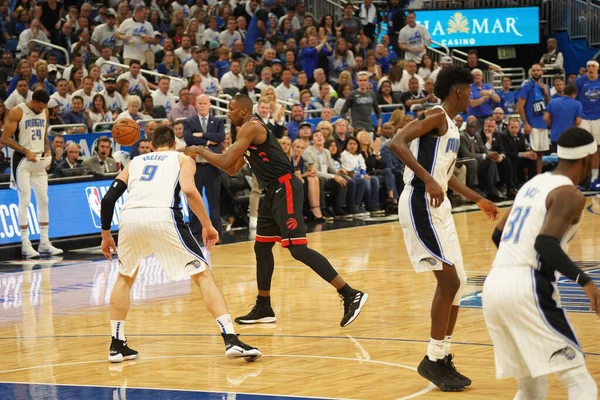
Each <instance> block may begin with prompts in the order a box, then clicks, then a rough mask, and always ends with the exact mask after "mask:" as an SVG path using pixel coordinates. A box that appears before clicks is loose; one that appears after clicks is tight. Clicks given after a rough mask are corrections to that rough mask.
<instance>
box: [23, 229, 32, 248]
mask: <svg viewBox="0 0 600 400" xmlns="http://www.w3.org/2000/svg"><path fill="white" fill-rule="evenodd" d="M21 243H23V244H24V245H25V244H29V245H31V242H30V241H29V228H28V227H27V228H25V229H23V228H21Z"/></svg>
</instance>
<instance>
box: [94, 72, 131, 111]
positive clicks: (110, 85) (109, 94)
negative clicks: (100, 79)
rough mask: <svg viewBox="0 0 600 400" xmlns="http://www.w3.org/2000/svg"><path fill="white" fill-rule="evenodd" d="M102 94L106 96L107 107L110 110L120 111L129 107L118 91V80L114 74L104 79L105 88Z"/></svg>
mask: <svg viewBox="0 0 600 400" xmlns="http://www.w3.org/2000/svg"><path fill="white" fill-rule="evenodd" d="M100 94H101V95H102V97H104V101H105V102H106V108H107V109H108V110H109V111H112V112H113V113H115V112H116V113H119V112H121V111H122V110H125V109H126V108H127V104H126V103H125V100H124V99H123V96H121V94H120V93H119V92H117V80H116V79H115V77H114V76H110V77H108V78H106V79H105V80H104V90H103V91H101V92H100Z"/></svg>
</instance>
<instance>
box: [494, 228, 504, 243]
mask: <svg viewBox="0 0 600 400" xmlns="http://www.w3.org/2000/svg"><path fill="white" fill-rule="evenodd" d="M501 238H502V231H501V230H500V229H498V228H495V229H494V233H493V234H492V242H494V244H495V245H496V247H500V239H501Z"/></svg>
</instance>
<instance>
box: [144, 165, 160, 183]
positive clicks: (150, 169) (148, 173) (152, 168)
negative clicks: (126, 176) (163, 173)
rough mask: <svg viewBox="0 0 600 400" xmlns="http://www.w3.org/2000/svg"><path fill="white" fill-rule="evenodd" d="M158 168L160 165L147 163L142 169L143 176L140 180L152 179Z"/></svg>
mask: <svg viewBox="0 0 600 400" xmlns="http://www.w3.org/2000/svg"><path fill="white" fill-rule="evenodd" d="M157 169H158V165H146V166H145V167H144V169H143V170H142V176H141V177H140V181H151V180H152V179H154V175H156V170H157Z"/></svg>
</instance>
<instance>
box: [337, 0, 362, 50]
mask: <svg viewBox="0 0 600 400" xmlns="http://www.w3.org/2000/svg"><path fill="white" fill-rule="evenodd" d="M340 27H341V30H340V29H339V28H340ZM361 30H362V26H361V21H360V20H359V19H358V18H356V17H355V16H354V6H353V5H352V3H351V2H347V3H346V4H345V6H344V16H343V18H342V19H341V20H340V21H339V23H338V25H337V27H336V36H338V37H340V36H341V37H342V38H343V39H344V40H345V41H346V42H347V43H348V44H349V45H350V47H351V48H352V47H354V46H356V44H357V43H358V34H359V33H360V31H361Z"/></svg>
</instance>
